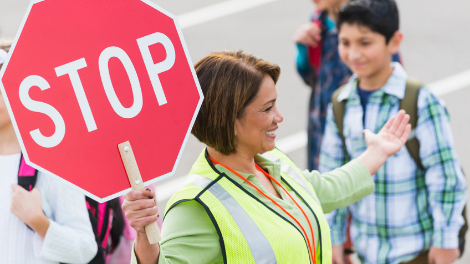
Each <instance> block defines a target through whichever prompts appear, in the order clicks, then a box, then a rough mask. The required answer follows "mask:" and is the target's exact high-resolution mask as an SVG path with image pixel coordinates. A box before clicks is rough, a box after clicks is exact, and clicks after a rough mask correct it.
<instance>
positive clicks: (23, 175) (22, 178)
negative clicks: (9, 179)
mask: <svg viewBox="0 0 470 264" xmlns="http://www.w3.org/2000/svg"><path fill="white" fill-rule="evenodd" d="M37 179H38V170H36V169H35V168H33V167H31V166H29V165H28V164H26V161H25V159H24V157H23V153H21V156H20V167H19V168H18V185H20V186H22V187H23V188H24V189H25V190H27V191H31V190H32V189H33V188H34V186H36V181H37Z"/></svg>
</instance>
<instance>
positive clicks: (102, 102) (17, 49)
mask: <svg viewBox="0 0 470 264" xmlns="http://www.w3.org/2000/svg"><path fill="white" fill-rule="evenodd" d="M0 78H1V83H2V85H1V89H2V93H3V96H4V98H5V100H6V103H7V106H8V110H9V113H10V116H11V119H12V122H13V124H14V127H15V130H16V134H17V136H18V139H19V141H20V144H21V147H22V150H23V153H24V156H25V158H26V160H27V161H28V163H29V164H30V165H31V166H33V167H35V168H37V169H39V170H41V171H44V172H47V173H49V174H52V175H55V176H57V177H59V178H61V179H63V180H66V181H67V182H69V183H72V184H73V185H74V186H76V187H78V188H80V189H81V190H82V192H84V193H85V194H86V195H89V196H90V197H92V198H94V199H96V200H97V201H100V202H104V201H107V200H109V199H112V198H114V197H116V196H118V195H121V194H123V193H125V191H127V190H128V189H130V184H129V180H128V178H127V175H126V171H125V169H124V166H123V163H122V160H121V156H120V154H119V151H118V147H117V146H118V144H120V143H122V142H125V141H129V142H130V143H131V144H132V149H133V152H134V155H135V159H136V161H137V164H138V166H139V169H140V173H141V175H142V179H143V181H144V182H146V183H147V184H148V183H151V182H155V181H158V180H161V179H163V178H166V177H168V176H171V175H172V174H173V173H174V171H175V169H176V166H177V163H178V160H179V158H180V156H181V154H182V151H183V148H184V145H185V143H186V141H187V138H188V136H189V133H190V131H191V128H192V125H193V122H194V119H195V118H196V115H197V111H198V109H199V106H200V105H201V103H202V100H203V96H202V92H201V89H200V87H199V83H198V81H197V77H196V74H195V72H194V69H193V67H192V62H191V59H190V57H189V53H188V51H187V48H186V45H185V43H184V39H183V35H182V33H181V29H180V28H179V26H178V23H177V21H176V19H175V16H173V15H171V14H170V13H168V12H167V11H165V10H163V9H161V8H160V7H158V6H156V5H154V4H153V3H151V2H150V1H147V0H100V1H96V0H74V1H68V0H43V1H33V2H32V3H31V4H30V6H29V9H28V12H27V14H26V16H25V18H24V20H23V25H22V26H21V28H20V31H19V33H18V34H17V37H16V39H15V42H14V44H13V46H12V49H11V50H10V57H9V58H8V60H7V62H6V63H5V65H4V67H3V69H2V72H1V73H0Z"/></svg>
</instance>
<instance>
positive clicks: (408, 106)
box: [400, 78, 424, 171]
mask: <svg viewBox="0 0 470 264" xmlns="http://www.w3.org/2000/svg"><path fill="white" fill-rule="evenodd" d="M421 87H423V84H422V83H421V82H420V81H418V80H416V79H412V78H408V80H407V81H406V88H405V96H404V97H403V99H401V100H400V109H403V110H405V111H406V113H407V114H408V115H409V116H410V124H411V129H412V131H416V130H415V129H416V127H417V125H418V96H419V91H420V90H421ZM406 149H407V150H408V152H409V153H410V156H411V157H412V158H413V160H414V161H415V163H416V165H417V166H418V168H419V169H421V170H423V171H424V166H423V164H422V163H421V158H420V157H419V141H418V139H417V138H416V137H413V138H412V139H410V140H408V141H407V142H406Z"/></svg>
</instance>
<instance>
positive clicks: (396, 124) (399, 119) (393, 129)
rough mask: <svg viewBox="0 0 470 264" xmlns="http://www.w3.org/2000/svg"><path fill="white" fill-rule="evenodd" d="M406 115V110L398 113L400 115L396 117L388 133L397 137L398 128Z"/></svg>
mask: <svg viewBox="0 0 470 264" xmlns="http://www.w3.org/2000/svg"><path fill="white" fill-rule="evenodd" d="M405 114H406V113H405V110H400V111H398V114H397V116H396V117H395V119H394V120H393V123H392V125H391V126H390V129H389V130H388V132H390V133H392V134H394V135H396V134H395V133H396V132H397V130H398V128H399V127H400V124H401V123H402V121H403V118H404V117H405Z"/></svg>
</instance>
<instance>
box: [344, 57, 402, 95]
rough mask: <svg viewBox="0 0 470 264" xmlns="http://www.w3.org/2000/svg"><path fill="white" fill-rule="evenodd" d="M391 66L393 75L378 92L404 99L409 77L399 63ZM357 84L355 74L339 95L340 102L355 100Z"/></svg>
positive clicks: (393, 63)
mask: <svg viewBox="0 0 470 264" xmlns="http://www.w3.org/2000/svg"><path fill="white" fill-rule="evenodd" d="M391 66H392V67H393V73H392V75H391V76H390V77H389V78H388V80H387V82H386V83H385V85H384V86H383V87H382V88H380V89H379V90H377V91H383V92H384V93H386V94H389V95H393V96H395V97H397V98H398V99H403V97H404V96H405V87H406V81H407V79H408V75H407V74H406V72H405V69H403V66H401V64H400V63H399V62H392V63H391ZM357 82H358V78H357V75H356V74H353V75H352V76H351V78H349V81H348V83H347V84H346V86H345V87H344V89H343V90H342V91H341V92H340V94H339V95H338V99H337V100H338V102H341V101H343V100H346V99H347V100H351V99H353V97H355V96H357V93H356V90H357ZM371 96H373V95H371Z"/></svg>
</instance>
